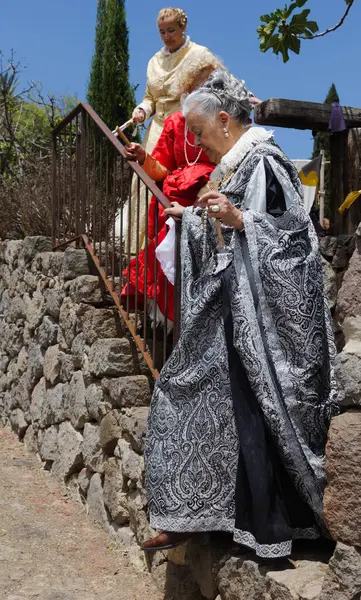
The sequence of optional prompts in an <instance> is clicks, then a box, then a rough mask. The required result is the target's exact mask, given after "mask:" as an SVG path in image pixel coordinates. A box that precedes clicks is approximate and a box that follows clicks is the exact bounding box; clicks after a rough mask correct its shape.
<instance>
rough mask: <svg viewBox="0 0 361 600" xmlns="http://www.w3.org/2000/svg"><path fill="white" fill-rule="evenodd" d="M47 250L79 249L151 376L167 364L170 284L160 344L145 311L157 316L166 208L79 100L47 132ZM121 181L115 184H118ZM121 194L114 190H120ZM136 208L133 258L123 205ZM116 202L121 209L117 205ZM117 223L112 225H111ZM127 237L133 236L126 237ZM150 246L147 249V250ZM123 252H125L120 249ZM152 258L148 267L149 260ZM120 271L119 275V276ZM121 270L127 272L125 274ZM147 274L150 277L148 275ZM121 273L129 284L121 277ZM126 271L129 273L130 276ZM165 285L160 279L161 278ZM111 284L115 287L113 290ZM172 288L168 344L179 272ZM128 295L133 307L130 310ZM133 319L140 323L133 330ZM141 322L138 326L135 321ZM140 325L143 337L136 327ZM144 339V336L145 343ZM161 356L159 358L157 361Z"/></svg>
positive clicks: (147, 179) (176, 320)
mask: <svg viewBox="0 0 361 600" xmlns="http://www.w3.org/2000/svg"><path fill="white" fill-rule="evenodd" d="M52 140H53V220H52V223H53V233H52V238H53V249H58V248H59V249H60V248H62V247H64V246H66V245H67V244H70V243H72V242H73V243H74V242H75V244H76V245H77V246H79V245H82V246H83V247H84V248H85V249H86V250H87V252H88V256H89V257H90V259H91V260H92V263H93V265H94V267H95V269H96V272H97V273H98V275H99V277H100V278H101V280H102V288H103V290H105V291H106V292H107V293H108V294H109V295H110V296H111V297H112V298H113V301H114V305H115V306H116V307H117V309H118V312H119V314H120V316H121V317H122V319H123V321H124V323H125V325H126V326H127V328H128V330H129V332H130V333H131V335H132V336H133V338H134V341H135V343H136V344H137V346H138V348H139V350H140V351H141V352H142V354H143V356H144V359H145V361H146V363H147V365H148V366H149V368H150V369H151V371H152V373H153V376H154V377H155V378H156V377H157V376H158V374H159V368H160V367H161V366H162V364H163V363H164V361H165V360H166V358H167V355H168V354H169V350H170V335H171V334H170V331H169V329H168V323H169V321H168V314H169V312H168V310H169V302H168V300H169V299H168V290H169V286H170V285H171V284H169V282H167V281H166V282H165V286H164V288H165V290H164V292H162V293H164V294H165V295H164V297H163V300H164V306H165V309H164V315H163V329H162V330H161V336H160V337H162V339H161V340H159V329H156V327H155V326H153V330H152V331H150V330H149V325H148V324H147V321H148V318H149V317H148V305H149V304H150V305H151V307H152V314H153V315H158V304H157V303H158V298H157V295H159V292H158V279H157V277H158V273H159V265H158V263H157V260H156V256H155V248H156V246H157V245H158V235H159V231H158V214H159V210H160V208H159V207H163V208H168V207H169V206H171V204H170V202H169V200H168V198H167V197H166V196H165V195H164V194H163V192H162V191H161V190H160V189H159V187H158V186H157V185H156V184H155V183H154V181H153V180H151V179H150V177H149V176H148V175H147V174H146V173H145V171H144V170H143V169H142V167H141V166H140V165H139V164H138V163H136V162H131V161H129V162H128V161H127V159H126V157H125V152H124V147H123V145H122V143H121V142H120V141H119V139H117V137H116V136H115V135H114V134H113V133H112V132H111V131H110V129H109V128H108V127H107V126H106V125H105V123H104V122H103V121H102V120H101V119H100V117H99V116H98V115H97V114H96V112H95V111H94V110H93V108H92V107H91V106H90V105H89V104H85V103H83V102H80V103H79V104H78V106H76V107H75V108H74V109H73V110H72V111H71V112H70V113H69V114H68V115H67V116H66V117H65V118H64V119H63V120H62V121H61V122H60V123H59V124H58V125H57V126H56V127H55V128H54V130H53V132H52ZM126 165H129V167H130V169H131V171H130V173H132V174H133V180H134V177H135V183H136V186H135V187H136V189H137V194H136V197H135V198H134V189H133V194H132V193H131V191H130V187H129V185H130V184H129V178H128V179H127V177H126V175H125V173H126V172H127V171H126V168H127V167H126ZM119 176H120V178H119ZM141 182H142V183H143V184H144V186H145V188H144V190H145V196H144V197H143V198H142V197H141V191H140V190H141ZM119 190H120V191H119ZM149 195H153V196H154V197H155V199H156V202H155V237H154V238H153V240H148V238H147V235H146V236H145V243H144V249H143V250H142V245H141V243H140V242H139V233H140V220H139V219H140V207H141V204H142V201H144V202H145V214H146V225H145V231H146V232H147V231H148V207H149V204H148V203H149ZM126 200H128V205H129V204H131V202H133V206H134V202H136V203H137V204H136V206H135V208H136V218H135V220H134V218H133V221H132V225H133V229H134V224H135V225H136V230H135V233H136V250H135V252H134V254H135V258H133V256H134V255H133V254H132V252H131V246H130V230H131V225H130V224H129V228H128V231H127V234H128V242H127V244H125V243H124V236H123V233H124V229H123V207H124V203H125V201H126ZM119 202H120V205H119ZM119 215H120V235H119V236H116V235H115V224H116V219H117V218H119ZM118 224H119V223H118ZM176 232H177V243H176V252H175V254H176V264H177V263H178V262H179V260H180V223H179V222H177V223H176ZM133 233H134V231H133V232H132V234H133ZM151 244H153V246H151ZM126 246H127V247H126ZM142 252H143V253H144V255H143V258H144V264H142V265H141V264H140V258H139V257H140V255H141V253H142ZM151 260H152V262H150V261H151ZM134 261H135V269H134V272H135V274H136V277H135V290H133V292H131V285H130V273H131V271H130V267H131V265H132V264H133V267H134ZM141 268H143V280H144V287H142V289H141V286H140V284H138V278H139V275H140V272H141ZM124 269H125V271H124ZM127 269H128V271H127ZM149 269H150V271H149ZM152 269H153V270H152ZM148 271H149V273H150V275H149V276H152V277H153V279H152V285H153V296H152V297H151V298H149V292H148V290H149V281H148ZM125 272H127V273H128V283H127V279H126V277H125V275H124V273H125ZM134 272H133V275H134ZM163 281H164V280H163ZM117 285H118V289H117ZM124 289H126V299H125V304H124V305H123V304H122V302H121V300H120V296H119V293H120V290H124ZM173 290H174V311H173V313H171V314H172V315H173V316H172V318H173V330H172V339H173V344H174V343H175V342H176V341H177V339H178V335H179V322H180V316H179V313H180V271H179V269H176V282H175V286H174V288H173ZM173 290H172V291H173ZM131 293H132V294H133V296H134V297H132V301H133V302H134V306H131V300H130V299H131ZM139 319H140V324H139ZM142 319H143V321H142ZM138 326H140V327H143V339H142V338H141V337H140V335H139V332H138V329H137V327H138ZM149 335H150V336H151V337H149ZM160 356H161V358H159V357H160Z"/></svg>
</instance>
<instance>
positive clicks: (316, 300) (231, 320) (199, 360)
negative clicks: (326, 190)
mask: <svg viewBox="0 0 361 600" xmlns="http://www.w3.org/2000/svg"><path fill="white" fill-rule="evenodd" d="M250 110H251V105H250V101H249V92H248V90H247V89H246V88H245V86H244V83H243V82H241V81H238V80H237V79H235V78H234V77H232V76H231V75H230V74H229V73H227V72H226V71H216V72H214V73H213V74H212V75H211V76H210V77H209V79H208V80H207V82H206V83H205V84H203V85H202V87H200V88H199V89H197V90H196V91H195V92H193V93H191V94H190V95H189V96H188V97H187V98H186V100H185V103H184V105H183V114H184V116H185V118H186V121H187V125H188V128H189V130H190V131H191V132H192V133H193V134H194V136H195V143H196V145H198V146H199V147H200V148H202V149H203V150H204V151H205V152H206V153H207V154H208V156H209V157H210V159H211V160H212V161H214V162H217V163H218V165H217V167H216V168H215V170H214V172H213V174H212V175H211V184H212V189H211V190H210V191H208V192H207V193H205V194H204V195H203V196H202V197H201V199H200V202H199V204H200V206H199V207H198V208H183V207H181V206H179V205H177V203H173V206H172V208H171V209H168V211H167V212H168V214H170V215H174V216H182V238H181V257H182V265H181V269H182V273H181V274H182V315H181V318H182V322H181V334H180V339H179V342H178V344H177V346H176V347H175V349H174V351H173V353H172V355H171V357H170V358H169V360H168V362H167V363H166V365H165V366H164V368H163V370H162V372H161V374H160V377H159V379H158V380H157V382H156V385H155V390H154V394H153V398H152V403H151V408H150V416H149V424H148V435H147V444H146V486H147V494H148V503H149V511H150V523H151V526H152V527H154V528H156V529H161V530H163V532H162V533H161V534H160V535H158V536H157V537H156V538H153V539H151V540H148V541H146V542H145V543H144V545H143V548H144V549H145V550H158V549H165V548H170V547H172V546H174V545H176V544H178V543H181V542H182V541H184V540H186V539H187V538H188V537H190V536H191V535H193V534H194V533H196V532H205V531H224V532H229V533H231V534H232V535H233V539H234V540H235V541H236V542H237V543H239V544H242V545H244V546H247V547H248V548H251V549H253V550H254V551H255V552H256V554H257V555H259V556H261V557H281V556H286V555H288V554H290V552H291V549H292V540H294V539H296V538H316V537H318V536H320V535H322V534H326V535H327V530H326V528H325V526H324V523H323V518H322V510H323V506H322V505H323V489H324V484H325V475H324V448H325V441H326V436H327V430H328V426H329V422H330V418H331V416H332V414H334V413H335V412H337V397H338V394H337V389H336V386H335V380H334V374H333V368H332V359H333V356H334V354H335V348H334V343H333V335H332V326H331V319H330V313H329V310H328V306H327V301H326V299H325V296H324V292H323V278H322V268H321V263H320V258H319V253H318V243H317V236H316V234H315V231H314V229H313V226H312V224H311V221H310V219H309V217H308V215H307V214H306V212H305V211H304V209H303V204H302V191H301V190H302V188H301V183H300V180H299V178H298V174H297V171H296V169H295V167H294V166H293V164H292V163H291V162H290V161H289V160H288V159H287V158H286V156H285V155H284V153H283V152H282V151H281V150H280V148H279V147H278V146H277V145H276V144H275V143H274V141H273V134H272V132H269V131H266V130H264V129H261V128H254V127H251V126H250V125H249V124H248V120H249V114H250ZM217 220H218V226H216V221H217ZM219 224H220V225H219Z"/></svg>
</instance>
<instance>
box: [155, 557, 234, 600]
mask: <svg viewBox="0 0 361 600" xmlns="http://www.w3.org/2000/svg"><path fill="white" fill-rule="evenodd" d="M160 568H163V569H164V568H165V570H166V572H165V573H164V576H163V577H164V579H163V581H164V587H165V590H164V600H185V599H187V600H204V596H203V595H202V594H201V592H200V589H199V587H198V584H197V582H196V581H195V579H194V577H193V575H192V573H191V571H190V569H189V567H179V566H178V565H174V564H173V563H171V562H168V563H167V564H166V565H165V566H164V567H163V565H161V567H160ZM152 574H153V572H152ZM237 600H238V599H237Z"/></svg>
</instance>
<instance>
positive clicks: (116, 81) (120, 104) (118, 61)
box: [88, 0, 136, 129]
mask: <svg viewBox="0 0 361 600" xmlns="http://www.w3.org/2000/svg"><path fill="white" fill-rule="evenodd" d="M88 100H89V103H90V104H91V105H92V106H93V108H94V110H95V111H96V112H97V113H98V115H99V116H100V117H101V119H102V120H103V121H104V122H105V123H106V125H108V127H110V128H111V129H113V128H114V127H115V125H120V124H121V123H123V122H124V121H126V120H128V119H129V118H130V117H131V114H132V111H133V108H134V106H135V104H136V102H135V97H134V89H133V88H132V86H131V85H130V83H129V50H128V28H127V23H126V14H125V2H124V0H98V13H97V27H96V38H95V53H94V57H93V61H92V70H91V75H90V82H89V89H88Z"/></svg>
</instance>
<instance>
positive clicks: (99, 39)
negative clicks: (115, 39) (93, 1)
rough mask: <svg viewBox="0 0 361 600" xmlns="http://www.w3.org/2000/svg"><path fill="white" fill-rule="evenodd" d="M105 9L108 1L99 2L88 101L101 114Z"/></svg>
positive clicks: (100, 0) (99, 0) (101, 0)
mask: <svg viewBox="0 0 361 600" xmlns="http://www.w3.org/2000/svg"><path fill="white" fill-rule="evenodd" d="M105 7H106V0H98V9H97V23H96V29H95V50H94V54H93V58H92V65H91V71H90V78H89V84H88V91H87V100H88V102H89V104H91V106H92V107H93V108H94V110H95V112H96V113H98V114H100V111H101V104H102V71H103V62H104V42H105Z"/></svg>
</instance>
